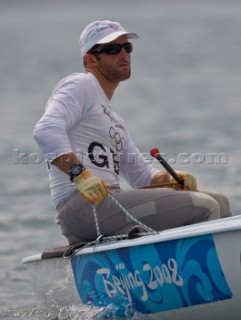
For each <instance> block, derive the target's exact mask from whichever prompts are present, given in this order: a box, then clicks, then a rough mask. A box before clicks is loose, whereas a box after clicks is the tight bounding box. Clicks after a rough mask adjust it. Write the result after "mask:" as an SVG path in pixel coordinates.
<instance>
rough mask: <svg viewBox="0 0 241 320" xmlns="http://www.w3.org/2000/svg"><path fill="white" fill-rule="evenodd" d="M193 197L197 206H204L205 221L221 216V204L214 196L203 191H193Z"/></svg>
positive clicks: (194, 204)
mask: <svg viewBox="0 0 241 320" xmlns="http://www.w3.org/2000/svg"><path fill="white" fill-rule="evenodd" d="M191 197H192V201H193V206H194V207H195V208H203V215H204V219H203V221H209V220H215V219H219V218H220V206H219V203H218V202H217V201H216V200H215V199H214V198H212V197H211V196H209V195H207V194H205V193H202V192H191Z"/></svg>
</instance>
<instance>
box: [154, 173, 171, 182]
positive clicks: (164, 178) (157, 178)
mask: <svg viewBox="0 0 241 320" xmlns="http://www.w3.org/2000/svg"><path fill="white" fill-rule="evenodd" d="M169 181H170V177H169V174H168V173H167V172H164V171H159V172H157V173H156V174H155V175H154V177H153V178H152V180H151V185H155V184H157V185H158V184H162V183H167V182H169Z"/></svg>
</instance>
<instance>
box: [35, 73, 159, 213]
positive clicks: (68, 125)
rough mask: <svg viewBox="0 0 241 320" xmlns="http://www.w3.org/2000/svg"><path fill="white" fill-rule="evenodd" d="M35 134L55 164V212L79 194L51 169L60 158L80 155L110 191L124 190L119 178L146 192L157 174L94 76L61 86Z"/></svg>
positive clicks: (67, 80)
mask: <svg viewBox="0 0 241 320" xmlns="http://www.w3.org/2000/svg"><path fill="white" fill-rule="evenodd" d="M33 135H34V138H35V140H36V141H37V143H38V145H39V147H40V149H41V150H42V152H43V153H44V154H45V156H46V158H47V160H48V163H49V164H50V165H49V170H48V174H49V183H50V189H51V195H52V200H53V203H54V205H55V207H57V206H58V204H59V203H61V202H62V201H63V200H64V199H65V198H66V197H67V196H68V195H70V194H71V193H72V192H73V191H75V190H76V185H75V184H74V183H72V182H71V181H70V179H69V176H68V175H66V173H64V172H63V171H61V170H60V169H58V168H57V167H56V166H54V165H51V161H53V160H54V159H56V158H57V157H59V156H60V155H63V154H66V153H69V152H74V153H75V154H76V155H77V157H78V158H79V160H80V161H81V162H82V163H83V165H84V166H85V167H86V168H87V169H88V170H90V171H91V173H92V174H93V175H96V176H99V177H101V178H102V179H103V180H104V181H106V183H107V184H108V185H109V186H110V187H114V186H119V175H121V176H123V177H124V178H125V179H126V181H127V182H128V183H129V184H130V185H131V186H132V187H134V188H139V187H143V186H145V185H148V184H150V182H151V179H152V177H153V176H154V174H155V173H156V172H157V170H156V169H154V168H153V167H152V165H151V164H147V163H145V160H144V158H143V157H142V155H141V153H140V151H139V150H138V149H137V147H136V146H135V144H134V143H133V141H132V139H131V137H130V135H129V133H128V131H127V129H126V126H125V122H124V120H123V119H122V118H121V117H120V116H119V115H118V114H117V113H116V112H115V111H114V110H113V109H112V106H111V104H110V101H109V99H108V98H107V96H106V95H105V93H104V91H103V89H102V88H101V86H100V84H99V82H98V81H97V79H96V78H95V77H94V76H93V75H92V74H90V73H89V74H84V73H75V74H72V75H70V76H68V77H66V78H64V79H63V80H62V81H61V82H59V83H58V85H57V86H56V87H55V89H54V91H53V93H52V95H51V97H50V98H49V100H48V103H47V105H46V111H45V113H44V114H43V116H42V118H41V119H40V120H39V121H38V123H37V125H36V127H35V130H34V133H33Z"/></svg>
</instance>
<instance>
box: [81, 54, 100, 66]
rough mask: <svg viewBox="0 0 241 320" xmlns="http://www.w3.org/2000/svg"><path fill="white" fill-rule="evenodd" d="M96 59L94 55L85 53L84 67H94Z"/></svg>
mask: <svg viewBox="0 0 241 320" xmlns="http://www.w3.org/2000/svg"><path fill="white" fill-rule="evenodd" d="M97 60H98V59H97V57H96V56H95V55H94V54H89V53H86V55H85V56H84V63H85V65H86V66H89V67H95V66H96V64H97Z"/></svg>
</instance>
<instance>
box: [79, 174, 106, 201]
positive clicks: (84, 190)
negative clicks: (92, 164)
mask: <svg viewBox="0 0 241 320" xmlns="http://www.w3.org/2000/svg"><path fill="white" fill-rule="evenodd" d="M73 182H74V183H75V184H76V186H77V188H78V190H79V192H80V194H81V195H82V196H83V197H84V198H85V199H86V200H87V201H89V202H90V203H93V204H98V203H99V202H100V201H101V200H103V199H105V197H106V196H107V192H108V191H109V190H108V186H107V184H106V183H105V182H104V181H103V180H101V179H100V178H99V177H96V176H93V175H92V174H91V173H90V172H89V171H88V170H86V169H85V170H84V171H83V172H82V173H81V174H80V175H79V176H78V177H76V178H74V180H73Z"/></svg>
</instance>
